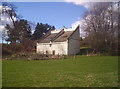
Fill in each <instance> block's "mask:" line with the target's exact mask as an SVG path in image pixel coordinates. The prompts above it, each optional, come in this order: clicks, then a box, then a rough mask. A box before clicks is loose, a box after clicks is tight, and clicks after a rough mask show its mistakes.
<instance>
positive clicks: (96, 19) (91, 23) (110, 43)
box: [82, 2, 118, 52]
mask: <svg viewBox="0 0 120 89" xmlns="http://www.w3.org/2000/svg"><path fill="white" fill-rule="evenodd" d="M114 5H115V3H110V2H108V3H107V2H106V3H105V2H104V3H103V2H102V3H96V4H94V6H92V7H91V9H90V10H89V11H88V12H87V13H86V14H85V16H84V24H83V26H82V27H83V29H84V31H86V33H87V34H86V36H87V42H88V43H89V44H90V45H91V47H92V49H93V52H99V51H105V50H109V51H112V50H113V49H114V48H117V45H116V44H117V31H118V29H117V24H118V23H117V16H116V13H118V11H115V10H113V7H114Z"/></svg>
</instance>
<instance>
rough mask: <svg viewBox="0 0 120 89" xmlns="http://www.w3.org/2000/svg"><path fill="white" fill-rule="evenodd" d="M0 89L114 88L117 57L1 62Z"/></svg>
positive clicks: (116, 73) (116, 76)
mask: <svg viewBox="0 0 120 89" xmlns="http://www.w3.org/2000/svg"><path fill="white" fill-rule="evenodd" d="M2 63H3V70H2V71H3V72H2V73H3V77H2V79H3V80H2V82H3V83H2V84H3V87H116V86H117V84H118V83H117V82H118V57H113V56H91V57H87V56H78V57H77V58H69V59H61V60H39V61H35V60H32V61H27V60H4V61H2Z"/></svg>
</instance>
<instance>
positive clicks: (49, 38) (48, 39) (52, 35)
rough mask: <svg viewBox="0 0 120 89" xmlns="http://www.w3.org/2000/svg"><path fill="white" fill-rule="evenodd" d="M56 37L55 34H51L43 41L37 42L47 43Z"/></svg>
mask: <svg viewBox="0 0 120 89" xmlns="http://www.w3.org/2000/svg"><path fill="white" fill-rule="evenodd" d="M56 35H57V33H51V34H49V35H48V36H47V37H45V38H44V39H43V40H41V41H39V42H40V43H49V42H50V41H51V40H52V39H53V38H54V37H55V36H56Z"/></svg>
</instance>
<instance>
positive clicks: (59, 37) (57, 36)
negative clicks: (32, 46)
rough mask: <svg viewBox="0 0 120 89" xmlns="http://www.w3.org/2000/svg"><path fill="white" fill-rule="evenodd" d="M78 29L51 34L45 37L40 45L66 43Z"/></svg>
mask: <svg viewBox="0 0 120 89" xmlns="http://www.w3.org/2000/svg"><path fill="white" fill-rule="evenodd" d="M75 30H76V29H74V30H71V29H65V28H64V29H62V30H61V31H59V32H58V33H56V32H55V33H54V32H51V33H50V34H47V35H45V37H44V38H43V39H42V40H40V41H39V42H40V43H49V42H50V41H51V42H64V41H67V39H68V38H69V37H70V36H71V35H72V34H73V33H74V31H75Z"/></svg>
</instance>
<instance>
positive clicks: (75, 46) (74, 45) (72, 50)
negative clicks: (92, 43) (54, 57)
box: [68, 29, 80, 55]
mask: <svg viewBox="0 0 120 89" xmlns="http://www.w3.org/2000/svg"><path fill="white" fill-rule="evenodd" d="M79 51H80V34H79V29H77V30H76V31H75V32H74V33H73V34H72V36H71V37H70V38H69V40H68V55H74V54H77V53H78V52H79Z"/></svg>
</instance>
